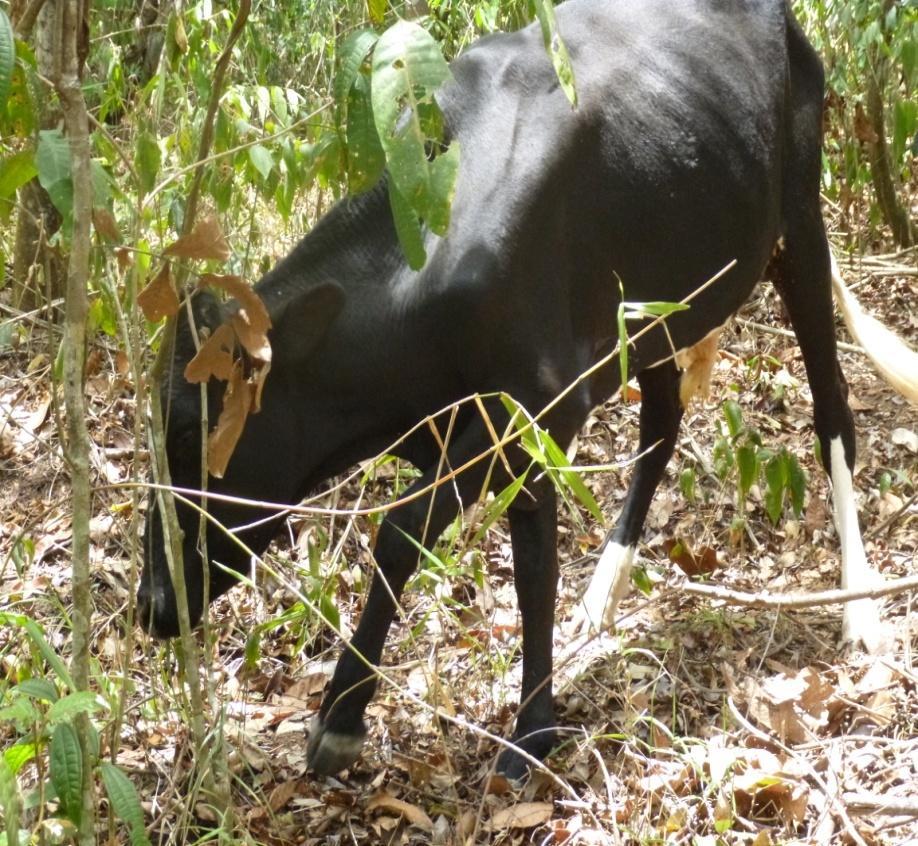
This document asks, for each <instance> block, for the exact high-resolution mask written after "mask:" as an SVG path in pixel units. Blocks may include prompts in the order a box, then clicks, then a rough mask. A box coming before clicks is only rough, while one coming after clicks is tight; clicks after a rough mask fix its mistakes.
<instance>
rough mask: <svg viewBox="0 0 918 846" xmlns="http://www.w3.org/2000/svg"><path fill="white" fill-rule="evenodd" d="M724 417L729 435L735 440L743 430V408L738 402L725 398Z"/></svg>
mask: <svg viewBox="0 0 918 846" xmlns="http://www.w3.org/2000/svg"><path fill="white" fill-rule="evenodd" d="M724 418H725V419H726V421H727V429H728V431H729V432H730V437H731V438H733V440H736V439H737V438H738V437H739V435H740V432H742V431H743V409H742V408H740V405H739V403H738V402H736V401H734V400H727V401H726V402H725V403H724Z"/></svg>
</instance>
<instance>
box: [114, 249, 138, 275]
mask: <svg viewBox="0 0 918 846" xmlns="http://www.w3.org/2000/svg"><path fill="white" fill-rule="evenodd" d="M115 258H116V259H117V260H118V269H119V270H120V271H121V272H122V273H123V272H124V271H125V270H127V269H128V268H129V267H130V266H131V265H132V264H134V255H133V253H132V252H131V251H130V250H129V249H128V248H127V247H118V249H117V250H115Z"/></svg>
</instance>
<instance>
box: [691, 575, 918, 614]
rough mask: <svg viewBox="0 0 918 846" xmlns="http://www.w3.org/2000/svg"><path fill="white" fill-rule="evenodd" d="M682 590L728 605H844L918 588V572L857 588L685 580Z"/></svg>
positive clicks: (765, 606)
mask: <svg viewBox="0 0 918 846" xmlns="http://www.w3.org/2000/svg"><path fill="white" fill-rule="evenodd" d="M682 590H684V591H685V592H686V593H691V594H694V595H695V596H706V597H708V598H709V599H717V600H720V601H722V602H726V603H727V604H728V605H745V606H747V607H749V608H816V607H818V606H820V605H840V604H843V603H845V602H854V601H855V600H857V599H876V598H877V597H880V596H892V595H894V594H899V593H906V592H909V591H913V590H918V576H906V577H905V578H902V579H895V580H894V581H891V582H884V583H883V584H880V585H875V586H873V587H869V588H859V589H857V590H822V591H816V592H815V593H771V592H769V591H762V592H761V593H744V592H742V591H738V590H730V589H728V588H725V587H720V586H719V585H700V584H697V583H695V582H685V583H684V584H683V585H682Z"/></svg>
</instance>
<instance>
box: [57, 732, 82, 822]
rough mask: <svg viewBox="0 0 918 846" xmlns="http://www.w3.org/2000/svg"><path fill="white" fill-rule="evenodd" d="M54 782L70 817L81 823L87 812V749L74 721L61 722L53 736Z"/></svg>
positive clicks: (63, 806) (58, 796)
mask: <svg viewBox="0 0 918 846" xmlns="http://www.w3.org/2000/svg"><path fill="white" fill-rule="evenodd" d="M51 783H52V784H53V785H54V789H55V791H57V798H58V799H59V800H60V803H61V806H62V808H63V811H64V813H65V814H66V816H67V818H68V819H69V820H70V821H71V822H72V823H73V824H74V825H76V826H79V824H80V817H82V815H83V752H82V750H81V749H80V739H79V737H77V733H76V729H75V728H74V727H73V726H72V725H71V724H70V723H58V724H57V725H56V726H55V727H54V734H53V735H52V736H51Z"/></svg>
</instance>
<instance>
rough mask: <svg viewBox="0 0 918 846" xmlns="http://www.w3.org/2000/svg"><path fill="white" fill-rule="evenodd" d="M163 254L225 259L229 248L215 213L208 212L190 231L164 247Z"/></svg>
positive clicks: (228, 255)
mask: <svg viewBox="0 0 918 846" xmlns="http://www.w3.org/2000/svg"><path fill="white" fill-rule="evenodd" d="M164 254H165V255H167V256H176V257H177V258H185V259H216V260H217V261H226V260H227V259H228V258H229V257H230V248H229V244H227V243H226V238H224V237H223V230H222V229H221V228H220V221H218V220H217V217H216V215H213V214H210V215H207V216H206V217H202V218H201V219H200V220H199V221H198V222H197V223H196V224H195V225H194V228H193V229H192V230H191V232H189V233H188V234H187V235H183V236H182V237H181V238H179V239H178V241H176V242H175V243H174V244H170V245H169V246H168V247H166V249H165V251H164Z"/></svg>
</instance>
